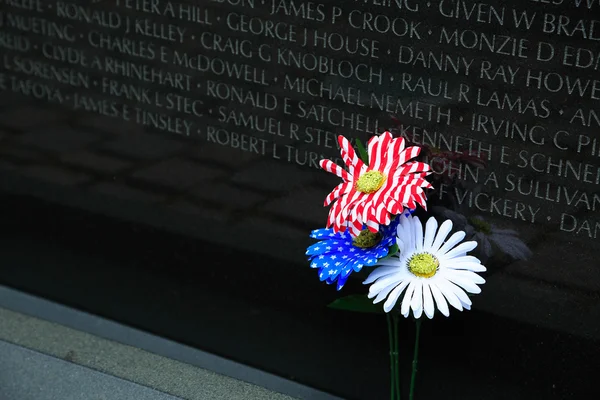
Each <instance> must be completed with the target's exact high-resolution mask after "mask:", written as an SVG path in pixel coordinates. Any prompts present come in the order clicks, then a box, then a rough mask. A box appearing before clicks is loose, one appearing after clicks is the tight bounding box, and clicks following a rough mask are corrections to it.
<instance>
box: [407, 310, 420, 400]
mask: <svg viewBox="0 0 600 400" xmlns="http://www.w3.org/2000/svg"><path fill="white" fill-rule="evenodd" d="M416 325H417V332H416V334H415V352H414V355H413V362H412V374H411V375H410V392H409V394H408V399H409V400H413V396H414V394H415V380H416V378H417V362H418V360H419V337H420V336H421V318H419V319H418V320H417V321H416Z"/></svg>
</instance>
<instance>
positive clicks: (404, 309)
mask: <svg viewBox="0 0 600 400" xmlns="http://www.w3.org/2000/svg"><path fill="white" fill-rule="evenodd" d="M414 292H415V281H414V279H413V280H411V281H410V284H409V285H408V288H407V289H406V293H404V298H403V299H402V306H401V307H400V312H401V313H402V315H406V314H408V310H409V309H410V303H411V301H412V295H413V293H414Z"/></svg>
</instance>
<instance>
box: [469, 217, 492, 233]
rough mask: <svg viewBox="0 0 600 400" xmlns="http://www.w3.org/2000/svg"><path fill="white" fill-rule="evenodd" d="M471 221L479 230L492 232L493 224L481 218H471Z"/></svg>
mask: <svg viewBox="0 0 600 400" xmlns="http://www.w3.org/2000/svg"><path fill="white" fill-rule="evenodd" d="M469 223H470V224H471V225H472V226H473V228H475V230H476V231H477V232H483V233H485V234H486V235H489V234H490V233H492V226H491V225H490V224H488V223H487V222H485V221H484V220H482V219H479V218H469Z"/></svg>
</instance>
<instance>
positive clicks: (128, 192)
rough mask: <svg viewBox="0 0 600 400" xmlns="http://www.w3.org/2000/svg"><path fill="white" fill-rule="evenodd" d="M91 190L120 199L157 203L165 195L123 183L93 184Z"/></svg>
mask: <svg viewBox="0 0 600 400" xmlns="http://www.w3.org/2000/svg"><path fill="white" fill-rule="evenodd" d="M90 190H91V191H93V192H98V193H102V194H105V195H110V196H114V197H117V198H120V199H125V200H134V201H137V202H147V203H156V202H159V201H161V200H163V196H161V195H158V194H156V193H151V192H146V191H143V190H140V189H136V188H132V187H130V186H127V185H124V184H121V183H113V182H102V183H99V184H97V185H94V186H91V187H90Z"/></svg>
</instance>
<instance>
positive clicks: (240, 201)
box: [192, 183, 266, 209]
mask: <svg viewBox="0 0 600 400" xmlns="http://www.w3.org/2000/svg"><path fill="white" fill-rule="evenodd" d="M192 195H193V196H194V197H197V198H199V199H202V200H208V201H211V202H213V203H220V204H224V205H225V206H227V207H231V208H235V209H246V208H251V207H253V206H255V205H256V204H258V203H260V202H261V201H264V200H265V199H266V197H265V196H262V195H259V194H256V193H253V192H251V191H249V190H244V189H241V188H238V187H235V186H232V185H229V184H226V183H221V184H216V185H214V186H213V185H206V186H203V185H201V186H200V187H198V188H197V189H194V190H193V192H192Z"/></svg>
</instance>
